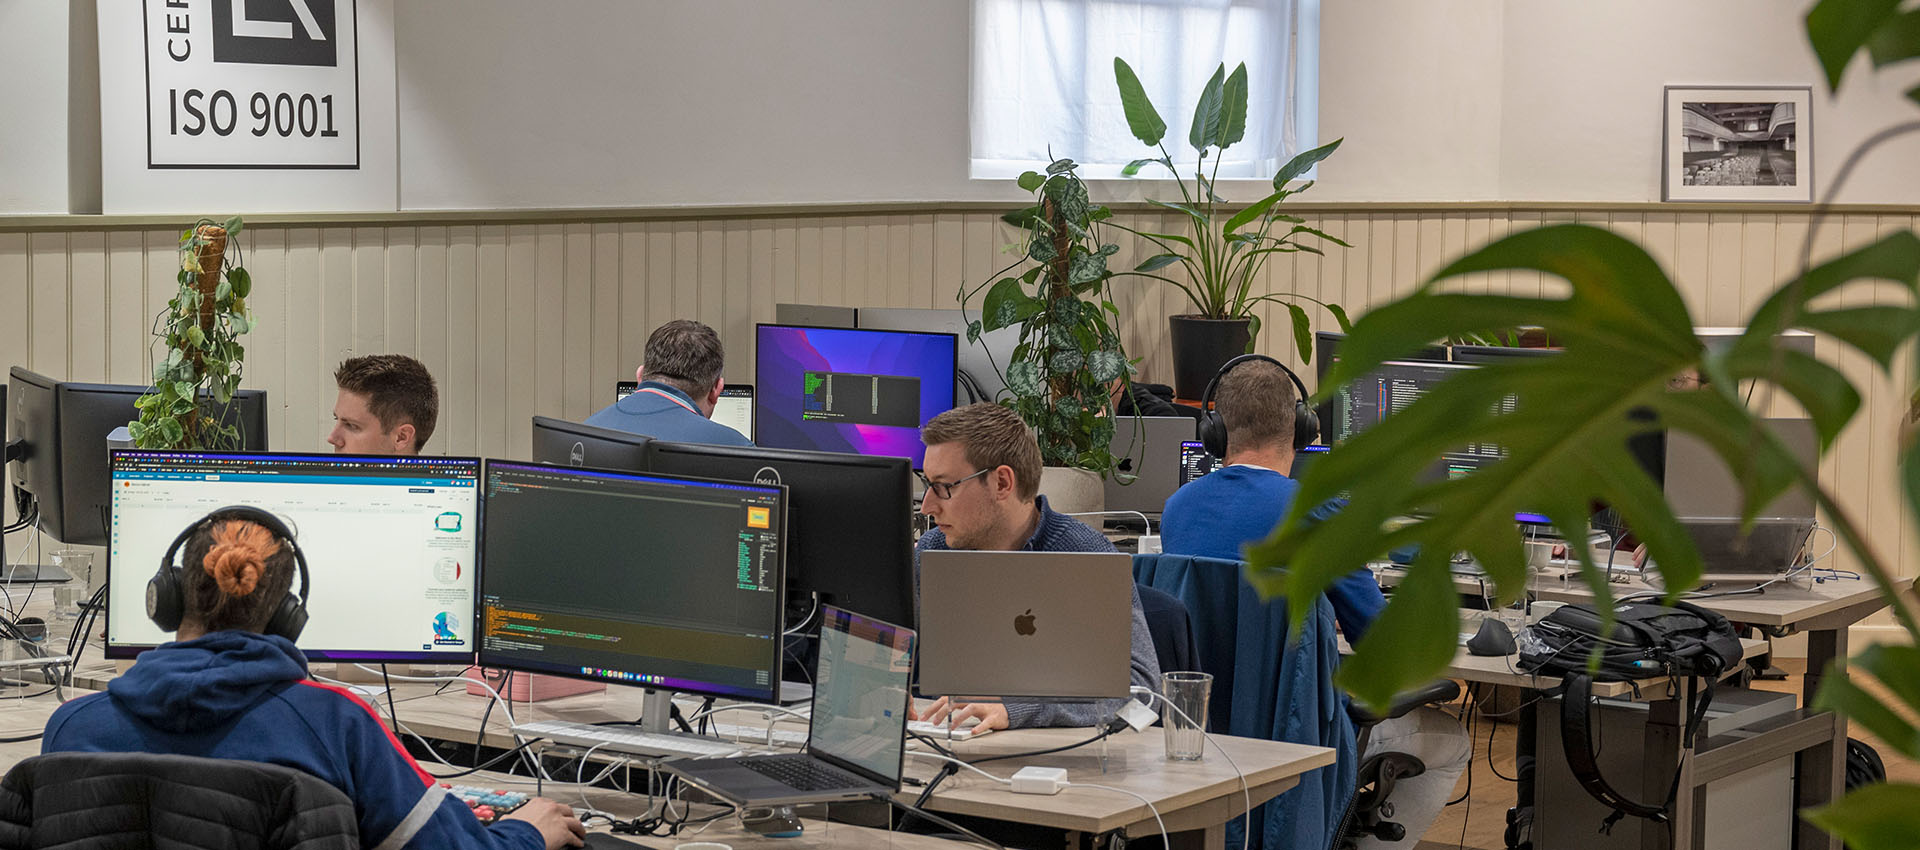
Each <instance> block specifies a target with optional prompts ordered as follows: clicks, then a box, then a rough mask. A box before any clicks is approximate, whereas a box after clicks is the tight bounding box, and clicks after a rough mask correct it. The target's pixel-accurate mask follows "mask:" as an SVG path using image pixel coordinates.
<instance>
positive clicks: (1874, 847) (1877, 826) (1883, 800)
mask: <svg viewBox="0 0 1920 850" xmlns="http://www.w3.org/2000/svg"><path fill="white" fill-rule="evenodd" d="M1915 812H1920V785H1908V784H1906V783H1896V782H1888V783H1882V784H1878V785H1867V786H1863V787H1861V788H1858V789H1855V790H1853V791H1850V792H1848V793H1847V795H1846V796H1845V797H1841V798H1840V799H1839V800H1837V801H1835V802H1834V803H1833V804H1832V805H1830V806H1824V807H1822V808H1818V809H1809V810H1807V811H1805V812H1802V816H1803V817H1805V818H1806V819H1807V820H1810V821H1812V822H1813V823H1814V825H1815V826H1818V827H1820V828H1821V829H1824V830H1826V831H1828V832H1830V833H1832V834H1834V835H1837V836H1839V837H1840V838H1841V839H1842V840H1844V841H1845V842H1846V843H1847V846H1848V847H1849V848H1852V850H1911V848H1912V847H1913V843H1914V835H1913V817H1914V813H1915Z"/></svg>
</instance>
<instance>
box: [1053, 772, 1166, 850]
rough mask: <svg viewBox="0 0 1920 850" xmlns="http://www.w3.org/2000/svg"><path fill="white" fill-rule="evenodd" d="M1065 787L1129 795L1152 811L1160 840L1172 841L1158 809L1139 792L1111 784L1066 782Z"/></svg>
mask: <svg viewBox="0 0 1920 850" xmlns="http://www.w3.org/2000/svg"><path fill="white" fill-rule="evenodd" d="M1067 787H1068V788H1098V789H1100V790H1102V791H1112V792H1113V793H1115V794H1125V795H1127V796H1129V797H1132V798H1134V799H1136V800H1139V801H1140V802H1141V803H1143V804H1145V805H1146V807H1147V811H1149V812H1152V813H1153V822H1154V823H1157V824H1159V825H1160V838H1161V840H1162V841H1165V842H1167V843H1168V844H1171V843H1172V836H1170V835H1168V834H1167V822H1166V821H1163V820H1161V819H1160V810H1159V809H1157V808H1155V807H1154V805H1153V801H1152V800H1149V799H1147V798H1145V797H1142V796H1140V795H1139V794H1136V793H1134V792H1132V791H1128V790H1127V789H1125V788H1115V787H1113V786H1111V785H1094V784H1092V783H1081V782H1068V783H1067Z"/></svg>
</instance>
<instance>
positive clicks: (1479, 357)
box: [1453, 345, 1560, 365]
mask: <svg viewBox="0 0 1920 850" xmlns="http://www.w3.org/2000/svg"><path fill="white" fill-rule="evenodd" d="M1559 353H1560V349H1558V348H1519V347H1515V346H1507V345H1456V346H1454V347H1453V362H1455V363H1473V364H1475V365H1488V364H1493V363H1511V362H1513V361H1516V360H1530V359H1533V358H1536V357H1552V356H1554V355H1556V354H1559Z"/></svg>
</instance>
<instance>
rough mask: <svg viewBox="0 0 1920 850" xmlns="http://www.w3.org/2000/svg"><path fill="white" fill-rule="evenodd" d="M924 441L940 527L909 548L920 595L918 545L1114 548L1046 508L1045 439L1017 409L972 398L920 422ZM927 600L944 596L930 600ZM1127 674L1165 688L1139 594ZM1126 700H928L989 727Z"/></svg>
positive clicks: (1047, 719)
mask: <svg viewBox="0 0 1920 850" xmlns="http://www.w3.org/2000/svg"><path fill="white" fill-rule="evenodd" d="M920 440H921V442H924V443H926V444H927V458H926V461H925V462H924V463H923V464H922V466H923V467H924V471H923V472H922V473H921V481H923V482H924V483H925V484H926V485H927V494H926V498H925V499H924V500H923V501H922V502H921V511H922V512H924V513H925V514H926V515H927V516H928V517H930V518H931V519H932V520H933V522H934V525H935V527H934V528H933V529H932V530H930V531H928V532H927V533H926V535H924V536H922V537H921V538H920V542H919V543H917V544H915V546H914V550H913V579H914V590H915V594H916V598H917V596H918V592H919V586H920V553H921V552H924V551H927V550H929V549H974V550H990V551H1000V552H1008V551H1026V552H1112V551H1115V550H1114V548H1113V544H1112V543H1109V542H1108V541H1107V538H1106V537H1104V536H1102V535H1101V534H1100V532H1097V531H1094V530H1093V529H1091V528H1088V527H1087V526H1086V524H1085V523H1082V522H1080V521H1079V520H1076V519H1074V518H1073V517H1070V516H1067V515H1065V514H1062V513H1059V512H1057V511H1055V510H1053V509H1052V508H1049V507H1047V497H1045V496H1042V495H1039V491H1040V444H1039V443H1038V442H1036V441H1035V440H1034V437H1033V432H1032V431H1029V430H1027V425H1026V423H1024V422H1021V421H1020V417H1019V416H1018V415H1017V414H1015V413H1014V412H1013V411H1012V410H1009V409H1007V408H1005V407H1002V406H1000V405H998V404H994V403H991V402H981V403H979V404H969V405H967V406H965V407H958V408H954V409H953V410H949V411H947V412H945V413H942V414H940V415H939V416H935V417H933V418H932V419H930V420H928V421H927V424H926V425H925V426H924V427H922V428H921V429H920ZM924 604H928V605H933V604H938V600H926V602H925V603H924ZM1132 618H1133V619H1132V623H1133V625H1132V629H1131V632H1130V643H1131V651H1130V653H1129V655H1130V657H1131V659H1132V661H1131V664H1132V674H1131V677H1130V678H1131V681H1132V684H1134V685H1139V686H1141V687H1146V688H1153V689H1155V690H1158V689H1159V687H1160V661H1159V658H1158V657H1157V656H1155V655H1154V652H1153V636H1152V634H1150V633H1149V632H1148V631H1147V617H1146V614H1145V613H1143V612H1142V611H1141V609H1140V594H1139V592H1138V590H1136V591H1135V592H1134V594H1133V613H1132ZM1126 703H1127V700H1125V699H1110V700H1098V701H1094V702H1048V703H1040V702H1007V703H983V702H976V703H967V704H956V703H954V702H952V701H951V700H948V699H947V698H945V697H942V698H940V699H939V700H938V701H936V702H935V703H934V704H933V705H932V706H930V707H928V709H927V711H926V712H925V714H924V716H916V718H915V719H924V720H927V721H930V722H933V723H939V722H940V721H942V720H944V719H946V717H947V716H948V715H949V714H951V715H952V716H953V722H954V723H956V724H957V723H960V722H962V721H964V720H965V719H967V718H969V717H978V718H980V725H981V726H982V727H984V728H986V729H1005V728H1008V727H1013V728H1022V727H1032V726H1092V725H1094V724H1097V723H1100V722H1102V721H1103V720H1105V719H1107V718H1108V717H1111V716H1113V713H1114V712H1115V711H1117V710H1119V709H1120V708H1122V707H1124V706H1125V705H1126Z"/></svg>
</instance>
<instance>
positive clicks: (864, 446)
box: [754, 325, 957, 613]
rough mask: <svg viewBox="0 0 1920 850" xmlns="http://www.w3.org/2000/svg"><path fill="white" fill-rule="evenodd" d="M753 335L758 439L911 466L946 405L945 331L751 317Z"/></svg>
mask: <svg viewBox="0 0 1920 850" xmlns="http://www.w3.org/2000/svg"><path fill="white" fill-rule="evenodd" d="M754 339H755V343H756V349H755V353H754V385H755V386H754V389H755V390H756V391H757V392H758V393H759V397H758V399H757V401H756V402H755V411H754V428H755V436H754V442H756V443H758V444H759V445H762V446H766V447H769V448H777V449H807V450H811V451H826V452H845V453H848V454H862V455H878V456H885V457H904V458H907V459H909V460H911V461H912V462H913V466H914V468H915V469H918V468H919V467H920V464H921V461H922V459H923V458H925V457H926V446H924V445H921V443H920V426H921V425H922V424H925V423H926V421H927V420H929V419H932V418H933V417H934V416H936V415H939V414H941V413H944V412H946V411H948V410H951V409H953V399H954V395H953V383H954V370H955V365H954V364H955V362H956V360H955V358H956V357H957V353H956V352H957V348H956V345H957V343H956V341H955V340H956V338H955V336H954V335H953V334H950V333H922V332H912V331H876V330H847V329H843V328H809V327H799V326H794V325H759V326H758V327H757V328H756V329H755V336H754ZM862 613H871V612H862Z"/></svg>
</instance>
